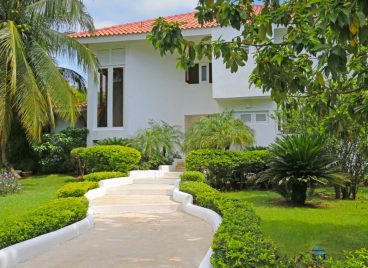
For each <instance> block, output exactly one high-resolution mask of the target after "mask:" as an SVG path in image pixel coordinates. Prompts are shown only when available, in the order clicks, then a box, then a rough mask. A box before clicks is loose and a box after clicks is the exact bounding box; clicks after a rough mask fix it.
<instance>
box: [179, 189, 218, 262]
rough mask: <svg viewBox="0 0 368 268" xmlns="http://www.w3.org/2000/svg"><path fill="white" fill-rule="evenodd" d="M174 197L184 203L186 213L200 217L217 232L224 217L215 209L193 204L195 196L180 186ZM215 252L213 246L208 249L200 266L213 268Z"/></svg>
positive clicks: (183, 208) (183, 207)
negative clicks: (183, 190) (212, 262)
mask: <svg viewBox="0 0 368 268" xmlns="http://www.w3.org/2000/svg"><path fill="white" fill-rule="evenodd" d="M173 199H174V201H176V202H179V203H182V210H183V211H185V212H186V213H188V214H190V215H193V216H195V217H197V218H200V219H202V220H204V221H205V222H207V223H208V224H210V225H211V226H212V229H213V232H214V233H215V232H216V230H217V228H218V227H219V226H220V224H221V222H222V218H221V217H220V215H219V214H217V213H216V212H214V211H213V210H210V209H207V208H203V207H199V206H196V205H193V196H191V195H190V194H187V193H184V192H181V191H180V190H179V188H178V187H177V188H175V190H174V193H173ZM212 254H213V251H212V248H210V249H209V250H208V251H207V254H206V256H205V257H204V258H203V259H202V261H201V263H200V265H199V268H212V264H211V256H212Z"/></svg>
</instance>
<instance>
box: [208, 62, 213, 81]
mask: <svg viewBox="0 0 368 268" xmlns="http://www.w3.org/2000/svg"><path fill="white" fill-rule="evenodd" d="M208 78H209V82H210V84H212V62H210V63H209V64H208Z"/></svg>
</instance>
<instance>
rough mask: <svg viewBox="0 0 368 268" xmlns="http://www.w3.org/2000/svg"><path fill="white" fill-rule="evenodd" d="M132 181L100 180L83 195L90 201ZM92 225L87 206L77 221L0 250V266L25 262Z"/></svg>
mask: <svg viewBox="0 0 368 268" xmlns="http://www.w3.org/2000/svg"><path fill="white" fill-rule="evenodd" d="M132 183H133V180H132V179H131V178H116V179H110V180H104V181H101V182H100V188H97V189H93V190H90V191H89V192H87V193H86V194H85V197H86V198H87V199H88V200H89V201H92V200H94V199H96V198H98V197H100V196H104V195H105V194H106V188H109V187H113V186H119V185H126V184H132ZM92 226H93V210H92V209H91V208H89V209H88V213H87V216H86V218H85V219H83V220H81V221H79V222H76V223H73V224H71V225H68V226H66V227H63V228H61V229H58V230H55V231H53V232H51V233H47V234H44V235H41V236H37V237H35V238H32V239H29V240H26V241H23V242H20V243H18V244H15V245H12V246H9V247H6V248H4V249H2V250H0V267H1V268H9V267H13V266H15V265H17V264H18V263H22V262H25V261H27V260H29V259H31V258H32V257H34V256H36V255H38V254H40V253H41V252H43V251H46V250H47V249H48V248H50V247H51V246H55V245H56V244H61V243H63V242H66V241H68V240H71V239H73V238H75V237H78V236H80V235H81V234H83V233H84V232H86V231H88V230H89V229H90V228H91V227H92Z"/></svg>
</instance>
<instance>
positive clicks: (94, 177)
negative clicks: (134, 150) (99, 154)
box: [83, 171, 128, 181]
mask: <svg viewBox="0 0 368 268" xmlns="http://www.w3.org/2000/svg"><path fill="white" fill-rule="evenodd" d="M127 176H128V174H127V173H124V172H107V171H102V172H94V173H91V174H88V175H86V176H84V177H83V178H84V179H85V180H86V181H102V180H107V179H112V178H120V177H127Z"/></svg>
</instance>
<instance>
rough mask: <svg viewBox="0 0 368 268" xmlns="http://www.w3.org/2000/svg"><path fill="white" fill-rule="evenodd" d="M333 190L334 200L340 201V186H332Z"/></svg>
mask: <svg viewBox="0 0 368 268" xmlns="http://www.w3.org/2000/svg"><path fill="white" fill-rule="evenodd" d="M334 188H335V199H341V186H339V185H336V184H335V185H334Z"/></svg>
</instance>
